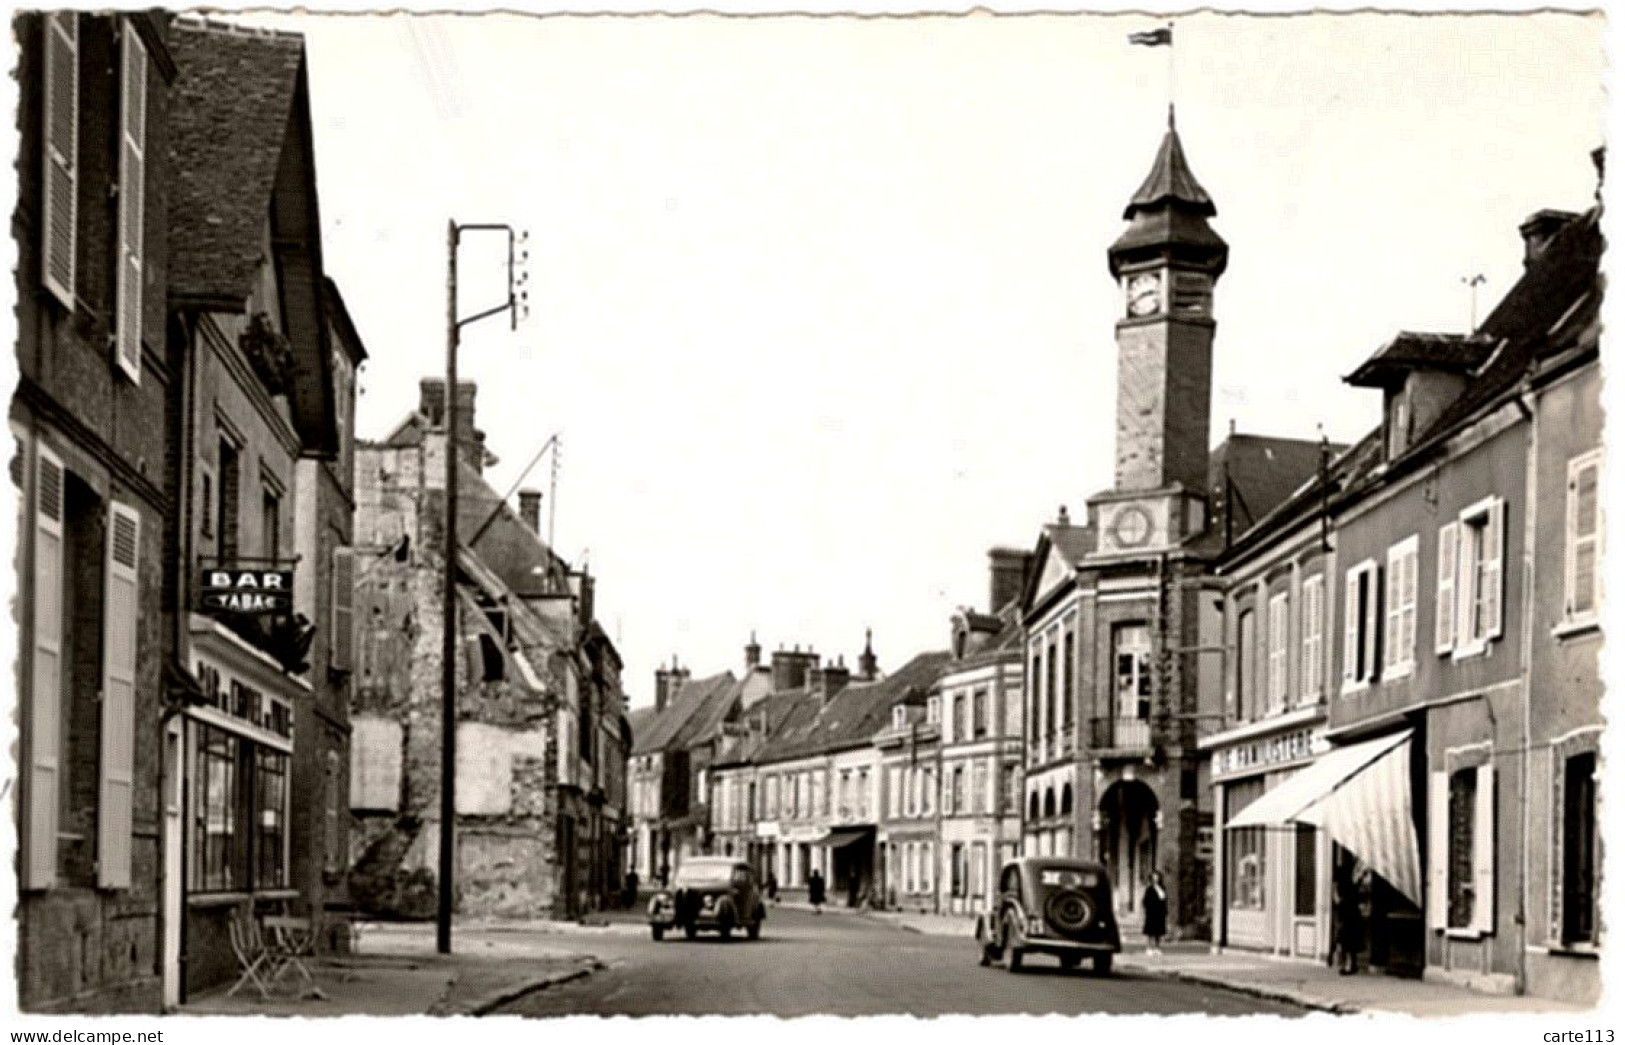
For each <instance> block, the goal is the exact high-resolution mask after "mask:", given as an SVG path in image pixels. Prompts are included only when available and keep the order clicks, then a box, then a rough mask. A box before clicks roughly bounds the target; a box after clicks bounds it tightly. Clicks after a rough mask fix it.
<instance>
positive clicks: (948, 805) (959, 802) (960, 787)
mask: <svg viewBox="0 0 1625 1045" xmlns="http://www.w3.org/2000/svg"><path fill="white" fill-rule="evenodd" d="M949 779H950V780H951V781H952V784H951V787H950V788H949V789H946V790H944V791H943V794H942V811H943V812H944V813H963V812H966V811H967V810H966V809H965V767H964V766H955V767H954V768H953V773H952V775H951V776H950V778H949Z"/></svg>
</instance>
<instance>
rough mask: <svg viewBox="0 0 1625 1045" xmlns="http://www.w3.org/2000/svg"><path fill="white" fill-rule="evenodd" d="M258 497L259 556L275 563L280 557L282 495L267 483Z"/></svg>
mask: <svg viewBox="0 0 1625 1045" xmlns="http://www.w3.org/2000/svg"><path fill="white" fill-rule="evenodd" d="M262 490H263V493H262V494H261V497H260V554H261V555H262V556H264V557H265V559H267V560H268V561H270V562H272V563H275V562H276V561H277V560H278V559H280V558H281V556H282V494H281V493H279V492H278V491H277V489H276V488H275V487H273V486H271V485H270V484H269V483H267V484H265V485H264V487H263V488H262Z"/></svg>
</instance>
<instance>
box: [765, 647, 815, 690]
mask: <svg viewBox="0 0 1625 1045" xmlns="http://www.w3.org/2000/svg"><path fill="white" fill-rule="evenodd" d="M817 666H818V654H816V653H814V652H812V651H811V650H808V651H807V652H806V653H803V652H801V647H800V646H797V647H796V648H795V650H794V651H792V652H788V653H787V652H785V651H784V650H779V651H778V652H777V653H774V654H773V690H774V692H779V691H781V690H786V689H800V688H801V687H802V686H805V685H806V684H807V671H808V668H816V667H817Z"/></svg>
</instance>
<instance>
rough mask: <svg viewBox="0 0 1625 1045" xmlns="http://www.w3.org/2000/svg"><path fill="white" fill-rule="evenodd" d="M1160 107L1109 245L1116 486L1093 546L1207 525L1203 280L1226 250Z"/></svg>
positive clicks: (1164, 539)
mask: <svg viewBox="0 0 1625 1045" xmlns="http://www.w3.org/2000/svg"><path fill="white" fill-rule="evenodd" d="M1216 213H1217V210H1216V208H1215V207H1214V206H1213V200H1212V199H1211V198H1210V197H1209V196H1208V194H1207V191H1206V190H1205V189H1203V188H1202V186H1201V184H1200V183H1198V182H1197V180H1196V175H1195V174H1193V173H1192V172H1191V168H1190V164H1189V163H1188V162H1187V161H1186V159H1185V149H1184V146H1183V145H1182V144H1181V143H1180V140H1179V132H1178V131H1177V130H1176V129H1175V127H1174V111H1173V107H1172V106H1170V107H1169V109H1168V130H1167V133H1166V134H1165V135H1164V136H1163V139H1162V145H1161V147H1160V148H1159V149H1158V150H1157V156H1156V159H1155V160H1154V161H1153V162H1152V164H1151V173H1150V174H1148V175H1146V178H1145V182H1144V183H1143V184H1142V185H1141V186H1140V188H1139V190H1138V191H1137V192H1135V193H1134V196H1133V198H1131V199H1130V200H1129V204H1128V207H1127V209H1126V210H1124V212H1123V217H1124V218H1125V219H1126V220H1127V221H1128V223H1129V224H1128V228H1126V229H1125V230H1124V231H1123V234H1122V235H1121V236H1119V237H1118V239H1117V242H1116V243H1113V244H1112V246H1111V249H1110V250H1109V251H1107V259H1108V261H1109V263H1110V266H1111V273H1112V276H1113V277H1115V278H1116V279H1117V281H1118V286H1119V287H1120V288H1121V291H1122V297H1121V311H1120V313H1119V315H1118V319H1117V433H1116V435H1117V455H1116V458H1117V459H1116V472H1115V483H1114V490H1113V491H1112V493H1111V494H1107V495H1105V496H1104V497H1101V498H1098V499H1097V500H1098V502H1099V503H1098V505H1097V510H1098V511H1099V514H1100V522H1101V524H1102V536H1103V538H1104V540H1103V542H1102V550H1103V551H1108V552H1109V551H1122V552H1127V551H1133V550H1136V549H1144V548H1150V547H1154V546H1157V545H1162V546H1164V547H1166V546H1169V545H1174V544H1179V543H1181V542H1182V541H1183V540H1184V539H1185V538H1187V537H1190V536H1193V535H1195V534H1197V533H1200V532H1201V531H1202V529H1203V528H1204V527H1205V525H1206V521H1205V519H1204V518H1203V512H1204V511H1205V499H1204V492H1205V490H1206V488H1207V464H1208V418H1209V411H1210V399H1211V395H1212V372H1213V284H1214V283H1215V282H1216V281H1217V280H1218V278H1219V276H1220V274H1222V273H1223V272H1224V268H1225V262H1226V261H1227V260H1228V256H1229V252H1230V248H1229V246H1228V245H1226V243H1225V242H1224V240H1223V239H1222V238H1220V236H1219V234H1218V233H1217V232H1214V231H1213V229H1212V228H1211V227H1210V226H1209V225H1208V219H1209V218H1211V217H1213V216H1214V215H1215V214H1216Z"/></svg>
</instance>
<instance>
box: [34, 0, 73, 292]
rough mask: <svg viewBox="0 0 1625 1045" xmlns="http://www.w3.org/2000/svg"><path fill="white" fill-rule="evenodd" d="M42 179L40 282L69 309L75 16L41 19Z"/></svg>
mask: <svg viewBox="0 0 1625 1045" xmlns="http://www.w3.org/2000/svg"><path fill="white" fill-rule="evenodd" d="M40 122H41V128H42V133H43V135H44V138H45V142H44V145H45V149H44V152H45V176H44V191H43V193H42V194H41V196H42V206H43V208H44V212H43V215H42V217H41V221H40V227H41V228H42V229H43V230H44V234H43V236H42V239H41V247H42V250H41V255H42V258H41V260H42V271H41V279H42V281H43V282H44V283H45V287H46V289H47V290H49V291H50V292H51V294H52V295H53V296H55V298H56V299H57V300H58V301H59V302H61V303H62V305H63V306H64V307H65V308H67V309H68V310H69V311H72V309H73V295H74V273H75V264H74V259H75V252H76V250H77V248H78V232H79V15H78V13H77V12H73V11H63V12H57V13H55V14H48V15H46V16H45V111H44V113H43V114H42V117H41V121H40Z"/></svg>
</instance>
